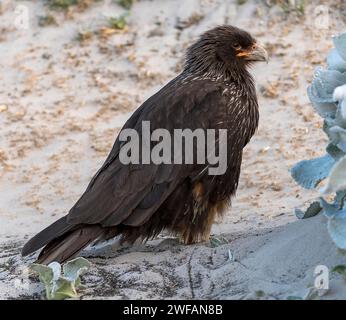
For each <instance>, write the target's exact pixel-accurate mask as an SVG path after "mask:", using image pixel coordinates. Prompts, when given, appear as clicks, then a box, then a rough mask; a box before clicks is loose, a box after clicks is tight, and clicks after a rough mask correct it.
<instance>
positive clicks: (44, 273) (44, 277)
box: [30, 263, 54, 285]
mask: <svg viewBox="0 0 346 320" xmlns="http://www.w3.org/2000/svg"><path fill="white" fill-rule="evenodd" d="M30 269H31V270H32V271H34V272H36V273H37V274H38V276H39V278H40V281H41V282H42V283H43V284H45V285H49V284H50V283H51V282H52V281H53V278H54V273H53V270H52V269H51V268H50V267H48V266H45V265H42V264H38V263H33V264H32V265H31V266H30Z"/></svg>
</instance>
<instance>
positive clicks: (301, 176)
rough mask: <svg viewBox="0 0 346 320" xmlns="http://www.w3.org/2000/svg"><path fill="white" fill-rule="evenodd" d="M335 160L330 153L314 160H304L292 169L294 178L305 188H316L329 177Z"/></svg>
mask: <svg viewBox="0 0 346 320" xmlns="http://www.w3.org/2000/svg"><path fill="white" fill-rule="evenodd" d="M334 163H335V161H334V159H333V158H332V157H331V156H330V155H329V154H327V155H325V156H324V157H321V158H316V159H312V160H304V161H301V162H299V163H298V164H296V165H295V166H294V167H293V168H292V169H291V175H292V177H293V179H294V180H295V181H296V182H297V183H298V184H299V185H301V186H302V187H303V188H305V189H314V188H315V187H316V186H317V185H318V184H319V183H320V182H321V181H322V180H324V179H325V178H327V177H328V175H329V172H330V170H331V168H332V167H333V165H334Z"/></svg>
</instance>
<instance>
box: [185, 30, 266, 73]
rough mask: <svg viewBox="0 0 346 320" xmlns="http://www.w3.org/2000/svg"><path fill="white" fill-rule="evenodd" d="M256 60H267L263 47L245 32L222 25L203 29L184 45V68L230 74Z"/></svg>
mask: <svg viewBox="0 0 346 320" xmlns="http://www.w3.org/2000/svg"><path fill="white" fill-rule="evenodd" d="M256 61H268V53H267V51H266V50H265V49H264V48H263V47H262V46H261V45H259V44H258V43H257V41H256V40H255V39H254V38H253V37H252V36H251V35H250V34H249V33H248V32H246V31H244V30H241V29H239V28H236V27H233V26H229V25H224V26H219V27H216V28H214V29H211V30H209V31H207V32H205V33H204V34H202V36H201V37H200V38H199V40H198V41H197V42H196V43H194V44H193V45H192V46H191V47H190V48H189V49H188V51H187V58H186V64H185V69H189V70H194V71H202V72H215V73H220V72H228V73H231V74H232V73H234V72H236V71H241V70H242V69H246V67H247V66H250V65H252V64H253V63H254V62H256Z"/></svg>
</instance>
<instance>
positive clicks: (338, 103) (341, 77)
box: [291, 33, 346, 250]
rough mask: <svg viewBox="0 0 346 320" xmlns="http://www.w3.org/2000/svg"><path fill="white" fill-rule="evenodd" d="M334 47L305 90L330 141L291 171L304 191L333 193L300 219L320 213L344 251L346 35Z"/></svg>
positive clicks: (310, 208)
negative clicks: (321, 152)
mask: <svg viewBox="0 0 346 320" xmlns="http://www.w3.org/2000/svg"><path fill="white" fill-rule="evenodd" d="M333 41H334V46H335V48H334V49H332V50H331V52H330V53H329V55H328V57H327V66H328V67H327V68H326V69H323V68H321V67H319V68H317V69H316V71H315V75H314V78H313V81H312V84H311V85H310V86H309V88H308V96H309V99H310V101H311V103H312V105H313V107H314V109H315V111H316V112H317V113H318V114H319V115H320V116H321V117H322V118H323V119H324V126H323V130H324V132H325V133H326V135H327V137H328V138H329V143H328V145H327V147H326V152H327V154H326V155H325V156H322V157H319V158H317V159H312V160H304V161H301V162H299V163H298V164H296V165H295V166H294V167H293V168H292V169H291V174H292V177H293V178H294V179H295V181H296V182H297V183H298V184H299V185H301V186H302V187H304V188H306V189H314V188H317V187H318V185H319V184H320V182H321V181H323V180H325V179H327V181H326V185H325V186H324V187H323V188H321V189H320V191H321V193H322V194H323V195H329V194H332V193H334V194H335V197H334V202H333V203H328V202H327V201H326V200H325V199H324V198H323V197H321V198H320V201H319V202H317V203H316V202H314V203H313V204H312V205H311V206H310V207H309V208H308V210H307V211H306V212H305V213H303V212H301V211H300V210H297V211H296V213H297V215H298V216H300V217H305V216H306V214H308V216H312V215H314V214H317V213H319V212H320V211H322V210H323V212H324V214H325V216H326V217H327V218H328V231H329V233H330V235H331V238H332V239H333V241H334V242H335V244H336V245H337V247H339V248H340V249H343V250H346V206H345V198H346V33H343V34H341V35H338V36H335V37H334V38H333Z"/></svg>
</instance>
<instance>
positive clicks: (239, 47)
mask: <svg viewBox="0 0 346 320" xmlns="http://www.w3.org/2000/svg"><path fill="white" fill-rule="evenodd" d="M233 48H234V49H236V50H239V49H241V45H240V44H239V43H238V42H236V43H234V44H233Z"/></svg>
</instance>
